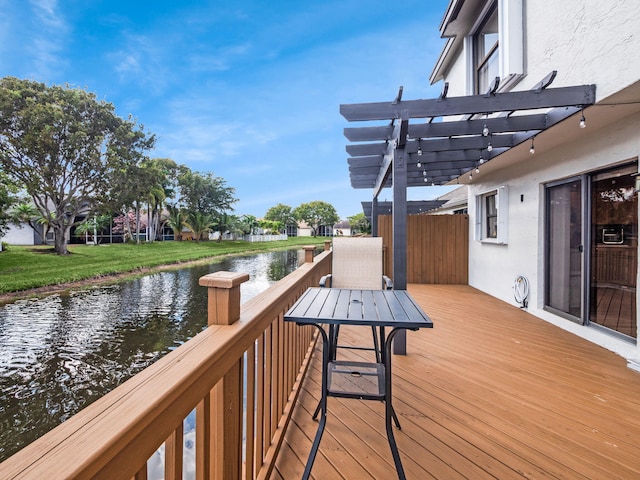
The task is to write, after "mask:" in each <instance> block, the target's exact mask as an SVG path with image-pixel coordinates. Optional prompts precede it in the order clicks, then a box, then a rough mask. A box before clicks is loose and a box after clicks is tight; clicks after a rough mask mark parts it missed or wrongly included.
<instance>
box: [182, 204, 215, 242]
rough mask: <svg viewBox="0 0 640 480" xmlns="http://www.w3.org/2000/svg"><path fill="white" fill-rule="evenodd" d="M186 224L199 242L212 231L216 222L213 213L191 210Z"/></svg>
mask: <svg viewBox="0 0 640 480" xmlns="http://www.w3.org/2000/svg"><path fill="white" fill-rule="evenodd" d="M185 225H186V226H187V227H189V229H190V230H191V231H192V232H193V236H194V238H195V239H196V241H197V242H199V241H200V240H202V238H203V237H204V234H205V233H207V232H210V231H211V229H212V228H213V227H214V226H215V222H214V221H213V218H212V217H211V215H207V214H205V213H202V212H198V211H196V212H189V215H188V216H187V220H186V222H185Z"/></svg>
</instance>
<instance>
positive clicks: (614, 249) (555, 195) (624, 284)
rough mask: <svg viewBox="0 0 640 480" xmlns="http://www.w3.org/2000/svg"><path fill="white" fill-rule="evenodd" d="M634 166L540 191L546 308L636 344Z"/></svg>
mask: <svg viewBox="0 0 640 480" xmlns="http://www.w3.org/2000/svg"><path fill="white" fill-rule="evenodd" d="M637 169H638V167H637V164H636V163H633V164H628V165H624V166H621V167H616V168H613V169H609V170H605V171H599V172H594V173H592V174H589V175H584V176H581V177H576V178H572V179H567V180H563V181H559V182H555V183H552V184H549V185H547V186H546V191H545V203H546V205H545V206H546V237H545V238H546V242H545V246H546V251H545V254H546V255H545V259H546V268H545V308H546V309H548V310H550V311H553V312H554V313H557V314H559V315H562V316H564V317H566V318H569V319H571V320H573V321H575V322H578V323H580V324H591V325H599V326H601V327H605V328H606V329H608V330H610V331H612V332H617V333H619V334H622V335H624V336H625V337H630V338H636V337H637V326H636V276H637V271H638V195H637V193H636V190H635V174H636V172H637V171H638V170H637Z"/></svg>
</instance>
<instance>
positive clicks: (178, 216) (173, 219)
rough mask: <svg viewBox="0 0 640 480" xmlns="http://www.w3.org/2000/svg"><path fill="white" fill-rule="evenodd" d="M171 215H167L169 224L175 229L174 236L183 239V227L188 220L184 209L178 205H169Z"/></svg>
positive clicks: (179, 239)
mask: <svg viewBox="0 0 640 480" xmlns="http://www.w3.org/2000/svg"><path fill="white" fill-rule="evenodd" d="M167 210H168V211H169V216H168V217H167V225H169V227H170V228H171V230H173V236H174V238H175V239H176V240H178V241H181V240H182V227H184V224H185V222H186V220H187V218H186V216H185V214H184V211H183V210H182V209H180V208H178V207H172V206H170V205H169V206H167Z"/></svg>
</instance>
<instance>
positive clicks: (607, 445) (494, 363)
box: [272, 285, 640, 480]
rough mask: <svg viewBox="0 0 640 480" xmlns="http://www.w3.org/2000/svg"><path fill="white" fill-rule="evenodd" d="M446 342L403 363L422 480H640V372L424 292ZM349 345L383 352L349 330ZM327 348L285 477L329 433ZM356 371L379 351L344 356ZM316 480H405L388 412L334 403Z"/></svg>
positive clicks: (486, 302) (309, 389)
mask: <svg viewBox="0 0 640 480" xmlns="http://www.w3.org/2000/svg"><path fill="white" fill-rule="evenodd" d="M409 291H410V293H411V294H412V296H413V297H414V298H415V299H416V301H417V302H418V303H419V304H420V305H421V306H422V308H423V309H424V310H425V311H426V312H427V313H428V314H429V315H430V316H431V318H432V320H433V322H434V328H433V329H424V330H421V331H419V332H408V335H407V338H408V340H407V352H408V354H407V355H406V356H394V359H393V396H394V408H395V410H396V413H397V414H398V416H399V418H400V422H401V424H402V430H401V431H397V430H395V435H396V440H397V442H398V447H399V450H400V455H401V457H402V461H403V465H404V468H405V471H406V474H407V478H409V479H424V478H426V479H428V478H433V479H442V480H445V479H446V480H448V479H472V480H476V479H491V478H496V479H511V478H514V479H515V478H529V479H532V478H557V479H590V480H592V479H603V480H604V479H606V480H615V479H619V480H627V479H630V478H640V373H638V372H635V371H633V370H631V369H629V368H628V367H627V366H626V361H625V360H624V359H623V358H621V357H619V356H617V355H615V354H614V353H611V352H609V351H607V350H605V349H604V348H601V347H599V346H597V345H594V344H592V343H589V342H587V341H586V340H583V339H581V338H579V337H576V336H575V335H572V334H571V333H569V332H566V331H563V330H561V329H559V328H557V327H555V326H553V325H551V324H549V323H547V322H544V321H542V320H540V319H537V318H535V317H533V316H532V315H529V314H528V313H526V312H525V311H522V310H520V309H519V308H517V307H514V306H512V305H509V304H507V303H505V302H501V301H499V300H497V299H495V298H493V297H490V296H488V295H485V294H483V293H481V292H479V291H477V290H475V289H473V288H471V287H468V286H459V285H410V286H409ZM340 339H341V343H347V344H348V343H352V344H363V343H369V342H370V341H371V334H370V330H369V329H364V328H360V329H358V328H344V329H341V332H340ZM320 354H321V352H320V350H319V349H316V352H315V354H314V358H313V360H312V364H311V367H310V369H309V372H308V376H307V378H306V379H305V380H304V383H303V391H302V392H301V394H300V396H299V399H298V403H297V405H296V407H295V409H294V413H293V419H292V422H291V423H290V426H289V428H288V430H287V432H286V435H285V443H284V446H283V449H282V450H281V452H280V454H279V456H278V459H277V462H276V468H275V471H274V474H273V475H272V478H274V479H278V478H287V479H293V478H300V476H301V475H302V471H303V470H304V463H305V462H306V458H307V456H308V453H309V450H310V448H311V442H312V440H313V436H314V435H315V431H316V428H317V425H318V424H317V422H315V421H313V420H312V419H311V413H312V412H313V410H314V409H315V406H316V405H317V402H318V399H319V393H320ZM339 355H340V356H341V357H342V358H344V359H350V360H356V361H358V360H366V359H367V358H368V357H367V355H370V352H363V351H357V350H340V352H339ZM328 409H329V414H328V418H327V428H326V430H325V434H324V437H323V439H322V443H321V444H320V450H319V453H318V456H317V458H316V462H315V465H314V468H313V470H312V476H313V478H316V479H322V480H325V479H342V478H344V479H356V478H357V479H360V478H395V470H394V467H393V461H392V459H391V454H390V451H389V446H388V443H387V440H386V433H385V429H384V418H383V409H384V406H383V404H382V403H381V402H371V401H360V400H353V399H337V398H330V399H329V403H328Z"/></svg>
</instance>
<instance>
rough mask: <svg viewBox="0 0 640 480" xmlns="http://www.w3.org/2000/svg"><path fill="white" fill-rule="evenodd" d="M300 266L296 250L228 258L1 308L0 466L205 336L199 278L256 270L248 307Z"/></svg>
mask: <svg viewBox="0 0 640 480" xmlns="http://www.w3.org/2000/svg"><path fill="white" fill-rule="evenodd" d="M297 266H298V251H297V250H287V251H280V252H267V253H261V254H257V255H251V256H246V257H230V258H227V259H225V260H224V261H222V262H220V263H212V264H208V265H201V266H196V267H191V268H187V269H182V270H175V271H169V272H161V273H156V274H153V275H148V276H145V277H142V278H138V279H135V280H131V281H127V282H125V283H121V284H118V285H113V286H100V287H95V288H91V289H88V290H82V291H76V292H68V293H62V294H56V295H51V296H48V297H45V298H41V299H32V300H24V301H18V302H15V303H12V304H8V305H5V306H2V307H0V461H2V460H4V459H6V458H8V457H9V456H11V455H12V454H13V453H15V452H16V451H18V450H19V449H21V448H22V447H24V446H25V445H27V444H29V443H31V442H32V441H33V440H35V439H36V438H38V437H40V436H42V435H43V434H44V433H46V432H48V431H49V430H51V429H52V428H53V427H55V426H56V425H58V424H60V423H61V422H63V421H65V420H66V419H68V418H69V417H71V416H72V415H74V414H75V413H77V412H78V411H80V410H81V409H82V408H83V407H85V406H87V405H89V404H90V403H91V402H93V401H95V400H96V399H98V398H100V397H101V396H103V395H104V394H105V393H107V392H109V391H111V390H113V389H114V388H115V387H117V386H118V385H120V384H121V383H123V382H124V381H125V380H127V379H128V378H130V377H132V376H133V375H135V374H136V373H138V372H140V371H141V370H142V369H144V368H145V367H147V366H149V365H150V364H152V363H153V362H154V361H156V360H157V359H159V358H160V357H162V356H163V355H164V354H166V353H168V352H170V351H171V350H173V349H175V348H176V347H178V346H179V345H180V344H182V343H184V342H186V341H187V340H188V339H190V338H192V337H193V336H195V335H196V334H197V333H199V332H200V331H202V330H203V329H204V328H205V327H206V324H207V312H206V309H207V289H206V288H204V287H201V286H199V285H198V280H199V278H200V277H201V276H203V275H206V274H208V273H212V272H216V271H220V270H227V271H233V272H244V273H248V274H249V276H250V280H249V281H248V282H245V283H244V284H242V285H241V298H242V300H241V301H242V302H246V301H247V300H249V299H250V298H252V297H254V296H255V295H257V294H258V293H260V292H262V291H264V290H265V289H266V288H267V287H269V285H271V284H272V283H274V282H276V281H277V280H280V279H281V278H283V277H285V276H286V275H288V274H289V273H291V272H292V271H294V270H295V269H296V268H297Z"/></svg>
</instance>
